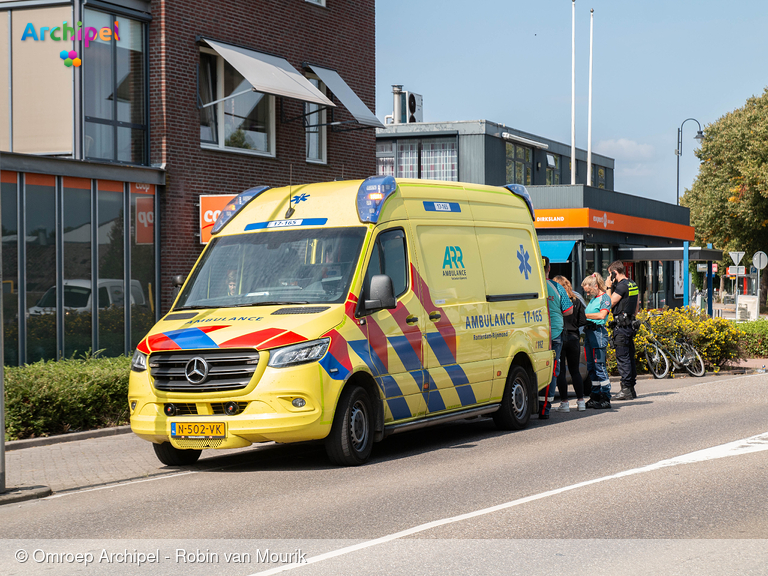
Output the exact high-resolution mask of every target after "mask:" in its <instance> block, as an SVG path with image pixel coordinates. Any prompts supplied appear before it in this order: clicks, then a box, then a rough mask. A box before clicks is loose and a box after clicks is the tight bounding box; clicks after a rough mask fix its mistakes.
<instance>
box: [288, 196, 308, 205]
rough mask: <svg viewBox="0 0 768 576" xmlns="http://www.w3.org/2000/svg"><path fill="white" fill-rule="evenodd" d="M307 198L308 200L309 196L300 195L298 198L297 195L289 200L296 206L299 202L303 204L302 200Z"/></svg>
mask: <svg viewBox="0 0 768 576" xmlns="http://www.w3.org/2000/svg"><path fill="white" fill-rule="evenodd" d="M307 198H309V194H302V195H301V196H298V195H296V196H294V197H293V198H291V200H292V201H293V203H294V204H298V203H299V202H304V200H306V199H307Z"/></svg>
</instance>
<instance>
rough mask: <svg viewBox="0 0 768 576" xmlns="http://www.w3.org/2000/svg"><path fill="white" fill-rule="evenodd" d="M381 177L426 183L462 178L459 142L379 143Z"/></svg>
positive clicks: (440, 140) (407, 141)
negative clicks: (394, 177)
mask: <svg viewBox="0 0 768 576" xmlns="http://www.w3.org/2000/svg"><path fill="white" fill-rule="evenodd" d="M376 166H377V171H378V173H379V174H382V175H392V176H396V177H397V178H421V179H424V180H448V181H452V182H456V181H457V180H458V179H459V162H458V141H457V139H456V138H455V137H448V138H425V139H418V138H408V139H401V140H397V141H396V143H395V142H394V141H380V142H377V143H376Z"/></svg>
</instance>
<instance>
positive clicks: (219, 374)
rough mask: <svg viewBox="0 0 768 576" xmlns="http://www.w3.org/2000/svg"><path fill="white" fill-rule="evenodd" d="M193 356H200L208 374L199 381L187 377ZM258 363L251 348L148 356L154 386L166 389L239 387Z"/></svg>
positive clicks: (194, 390)
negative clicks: (196, 382) (188, 365)
mask: <svg viewBox="0 0 768 576" xmlns="http://www.w3.org/2000/svg"><path fill="white" fill-rule="evenodd" d="M193 358H202V359H203V360H205V362H206V364H207V365H208V375H207V377H206V378H205V379H204V380H203V381H202V382H200V383H199V384H193V383H192V382H190V381H189V380H187V376H186V373H185V370H186V368H187V364H188V363H189V361H190V360H192V359H193ZM258 364H259V353H258V352H257V351H255V350H253V349H251V350H206V351H200V352H189V351H188V350H183V351H182V350H180V351H178V352H176V351H173V352H156V353H154V354H151V355H150V357H149V368H150V375H151V376H152V378H153V379H154V385H155V388H157V389H158V390H163V391H166V392H217V391H224V390H239V389H241V388H245V387H246V386H248V383H249V382H250V381H251V378H252V377H253V373H254V372H255V371H256V367H257V366H258Z"/></svg>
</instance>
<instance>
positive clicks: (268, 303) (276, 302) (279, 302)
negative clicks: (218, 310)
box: [232, 300, 309, 308]
mask: <svg viewBox="0 0 768 576" xmlns="http://www.w3.org/2000/svg"><path fill="white" fill-rule="evenodd" d="M283 304H309V302H308V301H306V300H267V301H265V302H249V303H247V304H235V305H234V306H232V308H243V307H245V306H282V305H283Z"/></svg>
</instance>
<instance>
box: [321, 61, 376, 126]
mask: <svg viewBox="0 0 768 576" xmlns="http://www.w3.org/2000/svg"><path fill="white" fill-rule="evenodd" d="M307 67H308V68H310V69H311V70H312V71H313V72H314V73H315V74H317V77H318V78H320V80H322V81H323V83H324V84H325V85H326V86H327V87H328V88H329V89H330V91H331V92H333V93H334V94H335V95H336V96H337V97H338V99H339V100H341V103H342V104H344V107H345V108H346V109H347V110H349V113H350V114H352V116H354V118H355V120H357V122H358V123H359V124H362V125H363V126H371V127H373V128H384V124H382V123H381V122H380V121H379V119H378V118H376V115H375V114H374V113H373V112H371V111H370V110H369V109H368V106H366V105H365V103H364V102H363V101H362V100H360V97H359V96H358V95H357V94H355V92H354V90H352V88H350V87H349V84H347V83H346V82H344V79H343V78H342V77H341V76H339V73H338V72H336V70H331V69H329V68H321V67H320V66H315V65H314V64H307Z"/></svg>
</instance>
